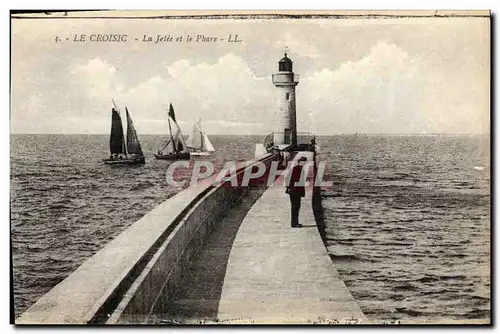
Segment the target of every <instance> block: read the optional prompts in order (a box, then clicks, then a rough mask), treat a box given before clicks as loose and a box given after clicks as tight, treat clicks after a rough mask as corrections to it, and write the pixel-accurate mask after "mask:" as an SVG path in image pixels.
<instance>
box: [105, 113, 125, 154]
mask: <svg viewBox="0 0 500 334" xmlns="http://www.w3.org/2000/svg"><path fill="white" fill-rule="evenodd" d="M124 144H125V143H124V140H123V126H122V119H121V117H120V114H119V113H118V111H116V109H115V108H113V109H112V111H111V136H110V137H109V150H110V151H111V154H120V153H121V154H125V145H124Z"/></svg>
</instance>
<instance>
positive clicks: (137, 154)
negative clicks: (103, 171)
mask: <svg viewBox="0 0 500 334" xmlns="http://www.w3.org/2000/svg"><path fill="white" fill-rule="evenodd" d="M125 113H126V117H127V141H125V137H124V134H123V126H122V119H121V117H120V113H119V112H118V108H117V107H116V105H115V107H114V108H112V109H111V135H110V137H109V150H110V152H111V156H110V157H109V158H108V159H103V161H104V163H105V164H108V165H143V164H145V163H146V159H145V157H144V154H143V153H142V149H141V143H140V142H139V137H138V136H137V132H136V131H135V128H134V123H133V122H132V118H131V117H130V114H129V112H128V109H127V107H125Z"/></svg>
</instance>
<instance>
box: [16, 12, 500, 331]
mask: <svg viewBox="0 0 500 334" xmlns="http://www.w3.org/2000/svg"><path fill="white" fill-rule="evenodd" d="M10 16H11V17H10V20H11V50H10V52H11V110H10V130H11V134H10V168H11V169H10V182H11V190H10V191H11V197H10V205H11V212H10V217H11V221H10V224H11V257H12V262H11V263H12V268H11V270H12V271H11V272H12V282H13V284H12V292H11V293H12V295H13V298H12V300H13V305H12V310H13V311H12V314H11V322H12V323H15V324H102V325H104V324H158V325H184V324H201V325H203V324H220V325H226V324H310V325H313V324H331V325H366V324H402V325H404V324H490V323H491V277H490V272H491V271H490V265H491V264H490V261H491V260H490V259H491V257H490V256H491V255H490V249H491V243H490V234H491V210H490V209H491V170H490V163H491V162H490V145H491V140H490V69H491V66H490V62H491V60H490V48H491V46H490V43H491V41H490V36H491V22H490V13H489V12H488V11H454V12H452V11H439V10H429V11H404V12H401V11H399V12H398V11H396V12H395V11H378V12H376V11H357V12H352V11H350V12H349V11H331V12H328V11H303V12H298V11H275V12H223V11H222V12H208V11H201V12H195V11H193V12H179V11H169V12H165V11H55V12H54V11H46V12H43V11H39V12H36V13H33V12H21V11H11V13H10Z"/></svg>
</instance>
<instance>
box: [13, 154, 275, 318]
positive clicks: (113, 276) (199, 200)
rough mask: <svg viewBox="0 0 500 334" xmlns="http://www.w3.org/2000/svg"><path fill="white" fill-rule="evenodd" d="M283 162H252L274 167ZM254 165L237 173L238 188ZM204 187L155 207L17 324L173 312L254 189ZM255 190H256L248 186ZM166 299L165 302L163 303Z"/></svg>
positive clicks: (266, 158) (269, 158) (267, 159)
mask: <svg viewBox="0 0 500 334" xmlns="http://www.w3.org/2000/svg"><path fill="white" fill-rule="evenodd" d="M276 159H277V157H276V155H274V154H267V155H265V156H263V157H261V158H260V159H258V160H256V161H254V162H253V163H256V162H257V161H260V162H263V163H264V164H265V165H266V167H269V166H270V164H271V162H272V161H273V160H276ZM253 163H250V164H248V165H246V166H244V167H241V168H239V169H238V170H237V176H236V177H237V178H238V179H239V180H240V179H241V178H242V175H243V173H244V171H245V170H246V169H248V168H252V166H253ZM228 184H230V181H227V182H226V183H225V184H224V183H223V184H221V185H218V186H215V185H213V184H201V185H199V186H196V187H190V188H188V189H185V190H183V191H181V192H180V193H178V194H177V195H175V196H173V197H171V198H169V199H168V200H166V201H165V202H163V203H162V204H160V205H158V206H157V207H155V208H154V209H153V210H152V211H150V212H149V213H147V214H146V215H145V216H144V217H142V218H141V219H140V220H138V221H137V222H135V223H134V224H132V225H131V226H130V227H129V228H127V229H126V230H125V231H123V232H122V233H121V234H120V235H118V236H117V237H116V238H115V239H113V240H112V241H111V242H110V243H109V244H108V245H106V246H105V247H104V248H103V249H101V250H100V251H99V252H97V253H96V254H95V255H94V256H92V257H91V258H89V259H88V260H87V261H85V262H84V263H83V264H82V265H81V266H80V267H79V268H78V269H77V270H75V271H74V272H73V273H72V274H71V275H69V276H68V277H67V278H66V279H65V280H63V281H62V282H61V283H59V284H58V285H56V286H55V287H54V288H52V289H51V290H50V291H49V292H48V293H47V294H45V295H44V296H42V297H41V298H40V299H39V300H38V301H37V302H36V303H35V304H33V305H32V306H31V307H30V308H28V310H27V311H26V312H24V313H23V314H22V315H21V316H20V317H19V318H17V319H16V321H15V322H16V324H86V323H95V324H103V323H107V324H113V323H124V322H125V323H126V322H134V323H138V322H145V321H147V318H148V316H149V314H151V312H154V311H156V312H158V311H159V310H160V311H161V308H162V307H165V306H166V305H168V299H169V298H170V297H171V296H172V294H173V292H174V290H175V287H176V286H178V284H182V282H181V277H182V273H183V271H184V269H186V267H187V264H188V263H189V260H190V259H191V258H192V256H193V255H194V254H195V253H196V252H197V251H198V250H199V249H200V247H201V246H202V245H203V241H204V239H205V237H206V236H207V235H208V234H209V233H210V232H211V231H212V230H213V229H214V228H216V227H217V223H218V222H219V221H220V218H221V215H223V214H224V212H226V210H228V209H230V208H231V207H232V206H234V205H237V204H238V203H239V202H240V201H243V200H245V195H246V193H247V190H248V187H231V186H228ZM250 186H252V185H250ZM160 298H162V299H161V300H160Z"/></svg>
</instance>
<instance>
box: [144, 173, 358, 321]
mask: <svg viewBox="0 0 500 334" xmlns="http://www.w3.org/2000/svg"><path fill="white" fill-rule="evenodd" d="M258 195H260V194H258ZM311 196H312V187H311V188H308V189H307V191H306V197H305V198H303V199H302V207H301V211H300V217H299V221H300V223H301V224H302V225H303V227H302V228H291V227H290V201H289V198H288V195H287V194H285V192H284V187H283V185H281V184H280V182H277V184H275V185H273V186H271V187H269V188H268V189H267V190H266V191H265V192H264V193H263V194H262V196H260V198H258V199H257V198H254V199H253V200H251V201H249V202H250V203H253V202H254V201H255V200H256V201H255V204H253V205H251V204H250V205H248V204H247V205H245V203H243V207H240V208H238V209H235V210H233V212H231V213H229V214H228V216H227V217H226V218H225V219H224V220H223V221H222V222H221V225H220V227H219V230H217V231H215V232H213V233H212V235H210V237H209V239H208V240H207V242H206V244H205V246H204V247H203V248H202V250H201V251H200V252H199V254H198V255H197V256H196V257H195V259H194V261H193V262H192V264H191V267H190V269H189V270H188V272H187V273H186V274H185V277H183V280H182V282H183V283H182V287H181V288H180V290H179V291H178V293H176V298H175V300H174V302H173V304H172V305H171V306H170V307H169V309H170V311H169V312H168V313H169V314H168V315H165V314H163V316H161V315H158V316H159V318H160V319H162V318H163V320H168V319H170V320H175V321H179V322H183V323H189V322H199V321H200V320H201V321H203V322H205V323H207V322H208V323H211V322H218V323H242V324H245V323H247V324H248V323H264V324H273V323H276V324H277V323H280V324H284V323H302V324H306V323H309V324H311V323H334V324H335V323H339V324H346V323H350V324H355V323H366V320H367V319H366V317H365V316H364V314H363V313H362V311H361V309H360V308H359V306H358V305H357V303H356V301H355V300H354V298H353V297H352V295H351V294H350V293H349V291H348V290H347V288H346V286H345V284H344V282H343V281H342V279H341V278H340V276H339V274H338V272H337V270H336V269H335V266H334V264H333V262H332V260H331V259H330V257H329V256H328V254H327V252H326V249H325V246H324V244H323V241H322V240H321V237H320V234H319V231H318V228H317V226H316V222H315V219H314V215H313V210H312V203H311V202H312V198H311ZM256 197H258V196H256ZM150 320H153V319H150ZM157 320H159V319H157Z"/></svg>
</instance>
